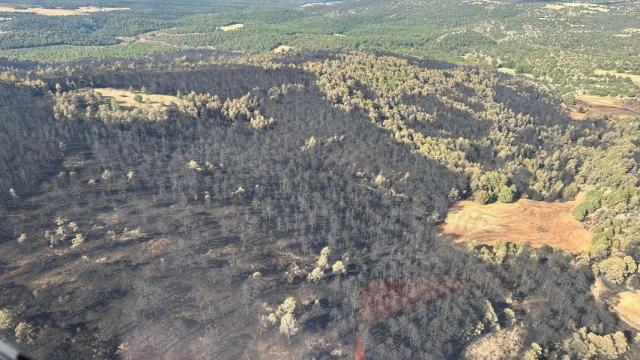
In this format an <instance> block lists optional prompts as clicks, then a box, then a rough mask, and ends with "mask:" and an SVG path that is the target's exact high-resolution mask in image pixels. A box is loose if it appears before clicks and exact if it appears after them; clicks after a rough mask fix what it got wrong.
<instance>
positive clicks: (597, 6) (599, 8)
mask: <svg viewBox="0 0 640 360" xmlns="http://www.w3.org/2000/svg"><path fill="white" fill-rule="evenodd" d="M544 8H545V9H548V10H555V11H559V10H564V9H582V10H587V11H591V12H603V13H606V12H609V9H608V8H607V7H606V6H604V5H600V4H588V3H576V2H572V3H569V2H567V3H557V4H548V5H545V7H544Z"/></svg>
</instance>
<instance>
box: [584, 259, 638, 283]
mask: <svg viewBox="0 0 640 360" xmlns="http://www.w3.org/2000/svg"><path fill="white" fill-rule="evenodd" d="M637 269H638V266H637V264H636V262H635V261H634V260H633V258H632V257H631V256H625V257H610V258H608V259H605V260H602V261H600V262H599V263H597V264H595V265H593V272H594V273H595V274H596V275H598V274H602V275H603V276H604V277H605V279H607V280H609V281H611V282H612V283H615V284H622V282H624V280H625V278H626V277H627V276H629V275H631V274H633V273H635V272H636V270H637Z"/></svg>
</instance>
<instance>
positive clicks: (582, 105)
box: [569, 95, 640, 120]
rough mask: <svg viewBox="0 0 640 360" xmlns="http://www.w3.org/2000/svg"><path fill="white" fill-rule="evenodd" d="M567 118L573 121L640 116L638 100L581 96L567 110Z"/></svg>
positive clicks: (639, 100)
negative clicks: (604, 117)
mask: <svg viewBox="0 0 640 360" xmlns="http://www.w3.org/2000/svg"><path fill="white" fill-rule="evenodd" d="M569 116H570V117H571V119H573V120H585V119H587V118H589V117H593V116H640V99H634V98H616V97H613V96H595V95H582V96H579V97H578V98H577V99H576V102H575V104H574V105H573V106H571V107H570V108H569Z"/></svg>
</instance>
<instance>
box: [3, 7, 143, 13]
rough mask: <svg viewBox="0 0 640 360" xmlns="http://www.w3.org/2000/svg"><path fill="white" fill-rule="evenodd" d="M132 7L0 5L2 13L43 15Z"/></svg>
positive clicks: (123, 9)
mask: <svg viewBox="0 0 640 360" xmlns="http://www.w3.org/2000/svg"><path fill="white" fill-rule="evenodd" d="M129 10H131V9H130V8H125V7H120V8H108V7H95V6H82V7H79V8H77V9H61V8H44V7H41V6H36V7H16V6H13V5H0V13H30V14H36V15H42V16H75V15H86V14H91V13H98V12H111V11H129Z"/></svg>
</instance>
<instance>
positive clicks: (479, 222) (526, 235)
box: [440, 200, 591, 253]
mask: <svg viewBox="0 0 640 360" xmlns="http://www.w3.org/2000/svg"><path fill="white" fill-rule="evenodd" d="M576 204H577V201H570V202H565V203H559V202H556V203H547V202H542V201H533V200H520V201H518V202H516V203H513V204H501V203H496V204H491V205H480V204H479V203H477V202H474V201H460V202H458V203H457V204H456V205H455V206H454V207H453V208H452V209H451V211H450V212H449V215H448V216H447V219H446V221H445V223H444V225H442V226H441V228H440V231H441V233H442V234H443V235H447V236H450V237H452V238H453V241H454V242H456V243H462V242H466V241H477V242H478V243H480V244H485V245H494V244H495V243H496V242H497V241H500V240H503V241H509V242H512V243H516V244H529V245H531V246H533V247H541V246H543V245H549V246H551V247H554V248H559V249H564V250H567V251H570V252H575V253H577V252H581V251H586V250H589V249H590V248H591V234H590V233H589V232H588V231H587V230H585V229H584V228H583V227H582V225H581V224H580V223H579V222H578V221H576V220H575V219H574V218H573V216H572V214H571V211H572V210H573V208H574V206H575V205H576Z"/></svg>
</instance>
